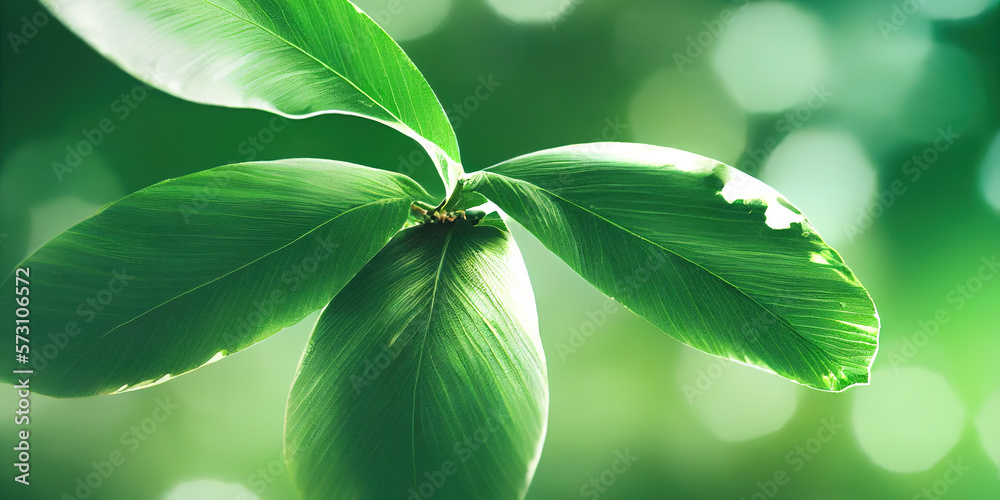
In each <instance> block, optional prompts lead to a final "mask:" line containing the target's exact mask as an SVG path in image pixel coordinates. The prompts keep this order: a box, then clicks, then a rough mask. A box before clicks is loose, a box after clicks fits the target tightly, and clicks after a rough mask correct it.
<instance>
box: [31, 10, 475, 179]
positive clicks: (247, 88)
mask: <svg viewBox="0 0 1000 500" xmlns="http://www.w3.org/2000/svg"><path fill="white" fill-rule="evenodd" d="M42 4H43V5H45V6H46V7H47V8H48V9H49V10H51V11H52V12H53V14H55V15H56V17H58V18H59V19H60V20H61V21H62V22H63V23H65V24H66V25H67V26H68V27H69V28H70V29H71V30H73V31H74V32H75V33H76V34H77V35H79V36H80V37H81V38H83V39H84V40H85V41H87V43H89V44H90V45H92V46H93V47H94V48H95V49H97V50H98V51H99V52H100V53H101V54H103V55H104V56H105V57H107V58H108V59H110V60H112V61H113V62H115V63H116V64H118V66H120V67H121V68H122V69H124V70H125V71H127V72H129V73H130V74H132V75H133V76H135V77H136V78H138V79H140V80H142V81H145V82H147V83H149V84H151V85H153V86H155V87H158V88H160V89H162V90H164V91H166V92H169V93H171V94H173V95H175V96H177V97H180V98H182V99H187V100H190V101H194V102H199V103H204V104H214V105H220V106H229V107H237V108H255V109H262V110H265V111H270V112H274V113H278V114H281V115H284V116H288V117H293V118H303V117H307V116H311V115H316V114H321V113H343V114H349V115H357V116H362V117H366V118H370V119H373V120H377V121H379V122H382V123H384V124H386V125H389V126H391V127H393V128H395V129H397V130H399V131H401V132H403V133H404V134H407V135H408V136H410V137H412V138H413V139H415V140H416V141H417V142H419V143H420V144H421V145H422V146H423V147H424V148H425V149H427V151H428V153H429V154H430V155H431V158H432V159H433V160H434V161H435V164H436V165H437V167H438V172H439V174H440V175H441V178H442V179H443V180H444V181H445V184H446V185H447V186H448V189H449V190H450V189H451V187H452V186H453V185H454V183H455V181H456V180H457V179H458V177H459V176H460V175H461V173H462V166H461V163H460V162H461V159H460V157H459V151H458V143H457V140H456V138H455V132H454V130H452V127H451V123H450V122H449V120H448V116H447V115H446V114H445V112H444V109H443V108H442V107H441V104H440V103H439V102H438V100H437V98H436V97H435V96H434V92H433V91H432V90H431V88H430V85H428V83H427V81H426V80H425V79H424V77H423V75H421V74H420V71H418V70H417V68H416V66H414V65H413V63H412V62H411V61H410V59H409V58H408V57H407V56H406V54H405V53H404V52H403V50H402V49H401V48H400V47H399V46H398V45H397V44H396V42H394V41H393V40H392V38H390V37H389V35H387V34H386V33H385V32H384V31H382V28H380V27H379V26H378V25H377V24H376V23H375V22H374V21H372V20H371V18H369V17H368V16H367V15H365V14H364V13H362V12H361V11H360V10H359V9H357V7H355V6H354V5H353V4H351V3H350V2H348V1H346V0H324V1H315V0H158V1H155V2H154V1H147V0H42Z"/></svg>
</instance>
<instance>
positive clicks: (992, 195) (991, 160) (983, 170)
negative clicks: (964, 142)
mask: <svg viewBox="0 0 1000 500" xmlns="http://www.w3.org/2000/svg"><path fill="white" fill-rule="evenodd" d="M979 188H980V191H982V193H983V197H984V198H986V202H987V203H989V204H990V206H991V207H993V210H995V211H996V212H997V213H1000V132H997V133H996V135H994V136H993V141H992V142H991V143H990V146H989V149H987V151H986V155H985V156H984V157H983V162H982V164H980V166H979Z"/></svg>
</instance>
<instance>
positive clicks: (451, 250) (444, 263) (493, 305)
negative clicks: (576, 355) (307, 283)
mask: <svg viewBox="0 0 1000 500" xmlns="http://www.w3.org/2000/svg"><path fill="white" fill-rule="evenodd" d="M500 227H502V223H501V222H500V221H499V220H491V221H487V222H486V223H483V224H480V225H478V226H472V225H471V224H470V223H468V222H461V221H460V222H457V223H453V224H434V225H423V226H417V227H414V228H410V229H406V230H404V231H403V232H401V233H399V235H398V236H396V237H395V238H394V239H393V240H392V241H391V242H389V244H388V245H387V246H386V247H385V248H384V249H382V251H381V252H379V254H378V255H377V256H376V257H375V258H373V259H372V261H371V262H369V264H368V265H367V266H366V267H365V268H364V269H363V270H362V271H361V272H359V273H358V275H357V276H355V278H354V279H353V280H352V281H351V282H350V283H349V284H348V285H347V286H346V287H344V289H343V290H342V291H341V292H340V293H339V294H338V295H337V297H336V298H335V299H334V300H333V301H332V302H331V303H330V305H329V306H328V307H327V308H326V310H325V311H324V312H323V314H322V316H321V317H320V319H319V322H318V323H317V325H316V329H315V331H314V332H313V335H312V339H311V340H310V343H309V347H308V349H307V351H306V353H305V355H304V357H303V359H302V363H301V365H300V367H299V373H298V375H297V376H296V379H295V383H294V385H293V387H292V392H291V395H290V396H289V399H288V411H287V415H286V424H285V430H286V441H285V453H286V458H287V460H288V463H289V467H290V470H291V473H292V479H293V481H294V482H295V483H296V485H297V487H298V488H299V490H300V492H301V493H302V494H303V496H304V498H307V499H316V500H319V499H323V500H332V499H337V500H339V499H367V498H399V499H406V498H436V499H454V500H468V499H473V498H475V499H483V500H490V499H496V500H501V499H503V500H506V499H517V498H522V497H523V496H524V493H525V492H526V490H527V488H528V484H529V482H530V481H531V476H532V474H533V472H534V469H535V465H536V463H537V461H538V458H539V454H540V453H541V444H542V438H543V437H544V435H545V422H546V415H547V408H548V390H547V380H546V372H545V360H544V356H543V354H542V348H541V344H540V341H539V338H538V326H537V316H536V314H535V304H534V297H533V295H532V293H531V288H530V285H529V283H528V276H527V273H526V270H525V268H524V264H523V263H522V261H521V257H520V253H519V252H518V250H517V248H516V247H515V246H514V243H513V241H512V240H511V238H510V235H509V233H507V232H506V231H505V230H503V229H500ZM414 495H416V496H414Z"/></svg>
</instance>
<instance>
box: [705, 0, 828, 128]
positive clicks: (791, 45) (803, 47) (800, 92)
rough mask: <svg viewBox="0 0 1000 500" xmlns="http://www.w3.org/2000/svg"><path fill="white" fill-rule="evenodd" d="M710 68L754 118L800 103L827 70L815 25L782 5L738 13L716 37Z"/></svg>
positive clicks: (795, 9) (815, 21)
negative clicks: (753, 113)
mask: <svg viewBox="0 0 1000 500" xmlns="http://www.w3.org/2000/svg"><path fill="white" fill-rule="evenodd" d="M712 66H713V67H714V68H715V71H716V73H717V74H718V75H719V76H720V77H721V78H722V81H723V83H724V84H725V86H726V88H727V89H728V90H729V92H730V93H731V94H732V96H733V97H734V98H735V99H736V101H737V102H738V103H740V105H741V106H743V108H744V109H745V110H747V111H750V112H758V113H770V112H777V111H781V110H783V109H786V108H788V107H791V106H793V105H795V104H797V103H799V102H802V101H803V100H805V99H806V98H807V97H809V95H810V94H811V93H812V92H813V87H814V86H817V85H821V84H822V83H823V82H824V79H825V78H826V76H827V73H828V70H829V68H828V66H829V62H828V56H827V52H826V48H825V47H824V44H823V38H822V26H821V24H820V22H819V20H818V19H817V18H816V17H815V16H813V15H812V14H810V13H808V12H806V11H805V10H803V9H801V8H799V7H796V6H794V5H792V4H789V3H785V2H761V3H754V4H751V5H750V6H749V7H748V8H747V9H746V10H745V11H743V12H741V13H740V15H739V16H737V17H736V20H735V21H733V24H732V25H731V26H729V27H728V28H727V29H726V31H725V32H723V33H722V35H721V36H720V37H719V40H718V42H717V43H716V45H715V50H714V51H713V52H712Z"/></svg>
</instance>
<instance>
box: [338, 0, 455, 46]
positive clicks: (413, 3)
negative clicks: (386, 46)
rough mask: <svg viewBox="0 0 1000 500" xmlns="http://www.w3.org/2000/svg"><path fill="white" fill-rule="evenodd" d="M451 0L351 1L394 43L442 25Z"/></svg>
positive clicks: (414, 38)
mask: <svg viewBox="0 0 1000 500" xmlns="http://www.w3.org/2000/svg"><path fill="white" fill-rule="evenodd" d="M452 1H453V0H354V4H355V5H357V6H358V7H359V8H360V9H361V10H362V11H364V13H365V14H368V17H371V18H372V19H373V20H375V22H376V23H378V25H379V26H381V27H382V29H384V30H385V32H386V33H388V34H389V35H391V36H392V38H393V39H394V40H396V41H397V42H403V41H407V40H416V39H417V38H420V37H423V36H426V35H429V34H431V33H433V32H434V31H435V30H437V29H438V28H439V27H441V25H443V24H444V22H445V20H447V18H448V14H449V13H450V12H451V6H452Z"/></svg>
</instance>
